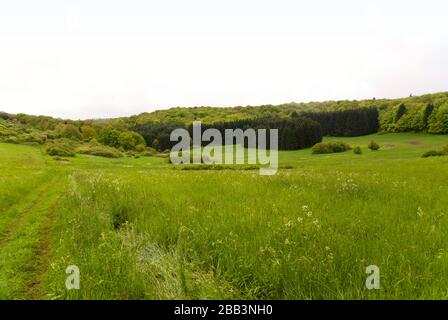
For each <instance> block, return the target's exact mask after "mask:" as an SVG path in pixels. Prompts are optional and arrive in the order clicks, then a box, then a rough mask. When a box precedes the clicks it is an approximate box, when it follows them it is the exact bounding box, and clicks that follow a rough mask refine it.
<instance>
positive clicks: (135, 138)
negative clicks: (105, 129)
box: [118, 131, 146, 150]
mask: <svg viewBox="0 0 448 320" xmlns="http://www.w3.org/2000/svg"><path fill="white" fill-rule="evenodd" d="M118 143H119V145H120V147H122V148H123V149H124V150H136V148H137V146H139V145H142V146H143V148H144V147H145V146H146V142H145V139H144V138H143V137H142V136H141V135H140V134H138V133H137V132H134V131H125V132H122V133H120V136H119V137H118Z"/></svg>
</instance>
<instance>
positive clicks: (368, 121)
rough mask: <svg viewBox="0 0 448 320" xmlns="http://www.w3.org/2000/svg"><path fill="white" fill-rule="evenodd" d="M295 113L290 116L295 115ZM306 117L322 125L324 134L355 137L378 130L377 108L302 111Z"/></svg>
mask: <svg viewBox="0 0 448 320" xmlns="http://www.w3.org/2000/svg"><path fill="white" fill-rule="evenodd" d="M297 116H298V115H297V114H294V113H293V115H292V117H297ZM301 116H302V117H306V118H309V119H312V120H314V121H316V122H318V123H319V124H320V125H321V126H322V133H323V135H324V136H335V137H356V136H363V135H368V134H372V133H376V132H378V129H379V124H378V116H379V114H378V110H377V109H376V108H362V109H351V110H343V111H330V112H304V113H302V114H301Z"/></svg>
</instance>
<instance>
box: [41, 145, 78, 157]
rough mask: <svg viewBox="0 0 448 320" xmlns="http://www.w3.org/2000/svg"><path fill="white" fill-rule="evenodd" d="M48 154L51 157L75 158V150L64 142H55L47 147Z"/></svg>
mask: <svg viewBox="0 0 448 320" xmlns="http://www.w3.org/2000/svg"><path fill="white" fill-rule="evenodd" d="M45 151H46V153H47V154H48V155H50V156H60V157H74V156H75V149H74V148H73V146H71V145H70V144H68V143H66V142H63V141H53V142H51V143H49V144H48V145H47V148H46V150H45Z"/></svg>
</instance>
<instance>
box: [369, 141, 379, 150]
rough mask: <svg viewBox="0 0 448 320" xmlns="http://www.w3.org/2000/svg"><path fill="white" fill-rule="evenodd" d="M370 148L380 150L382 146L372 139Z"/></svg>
mask: <svg viewBox="0 0 448 320" xmlns="http://www.w3.org/2000/svg"><path fill="white" fill-rule="evenodd" d="M368 148H369V149H370V150H372V151H378V150H379V149H380V148H381V147H380V145H379V144H378V143H376V142H375V141H370V143H369V145H368Z"/></svg>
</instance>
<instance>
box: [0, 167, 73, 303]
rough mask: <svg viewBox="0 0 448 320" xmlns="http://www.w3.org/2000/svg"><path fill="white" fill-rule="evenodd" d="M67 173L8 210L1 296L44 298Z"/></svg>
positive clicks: (2, 235)
mask: <svg viewBox="0 0 448 320" xmlns="http://www.w3.org/2000/svg"><path fill="white" fill-rule="evenodd" d="M65 185H66V176H65V174H64V173H63V172H59V171H55V172H54V174H53V176H52V179H50V180H49V181H47V182H46V183H44V184H43V185H41V186H39V187H38V188H37V189H36V190H34V191H33V192H31V194H30V195H29V196H27V197H25V198H24V201H23V202H22V203H21V204H20V208H11V209H10V210H9V212H6V213H5V214H4V217H5V220H6V221H4V223H3V225H2V229H4V230H3V232H0V299H40V298H42V296H43V295H44V293H43V292H42V285H43V281H44V277H45V274H46V271H47V269H48V265H49V259H50V255H51V247H50V238H51V234H52V226H53V220H54V214H55V211H56V210H57V208H58V201H59V199H60V198H61V196H62V195H63V194H64V190H65Z"/></svg>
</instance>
